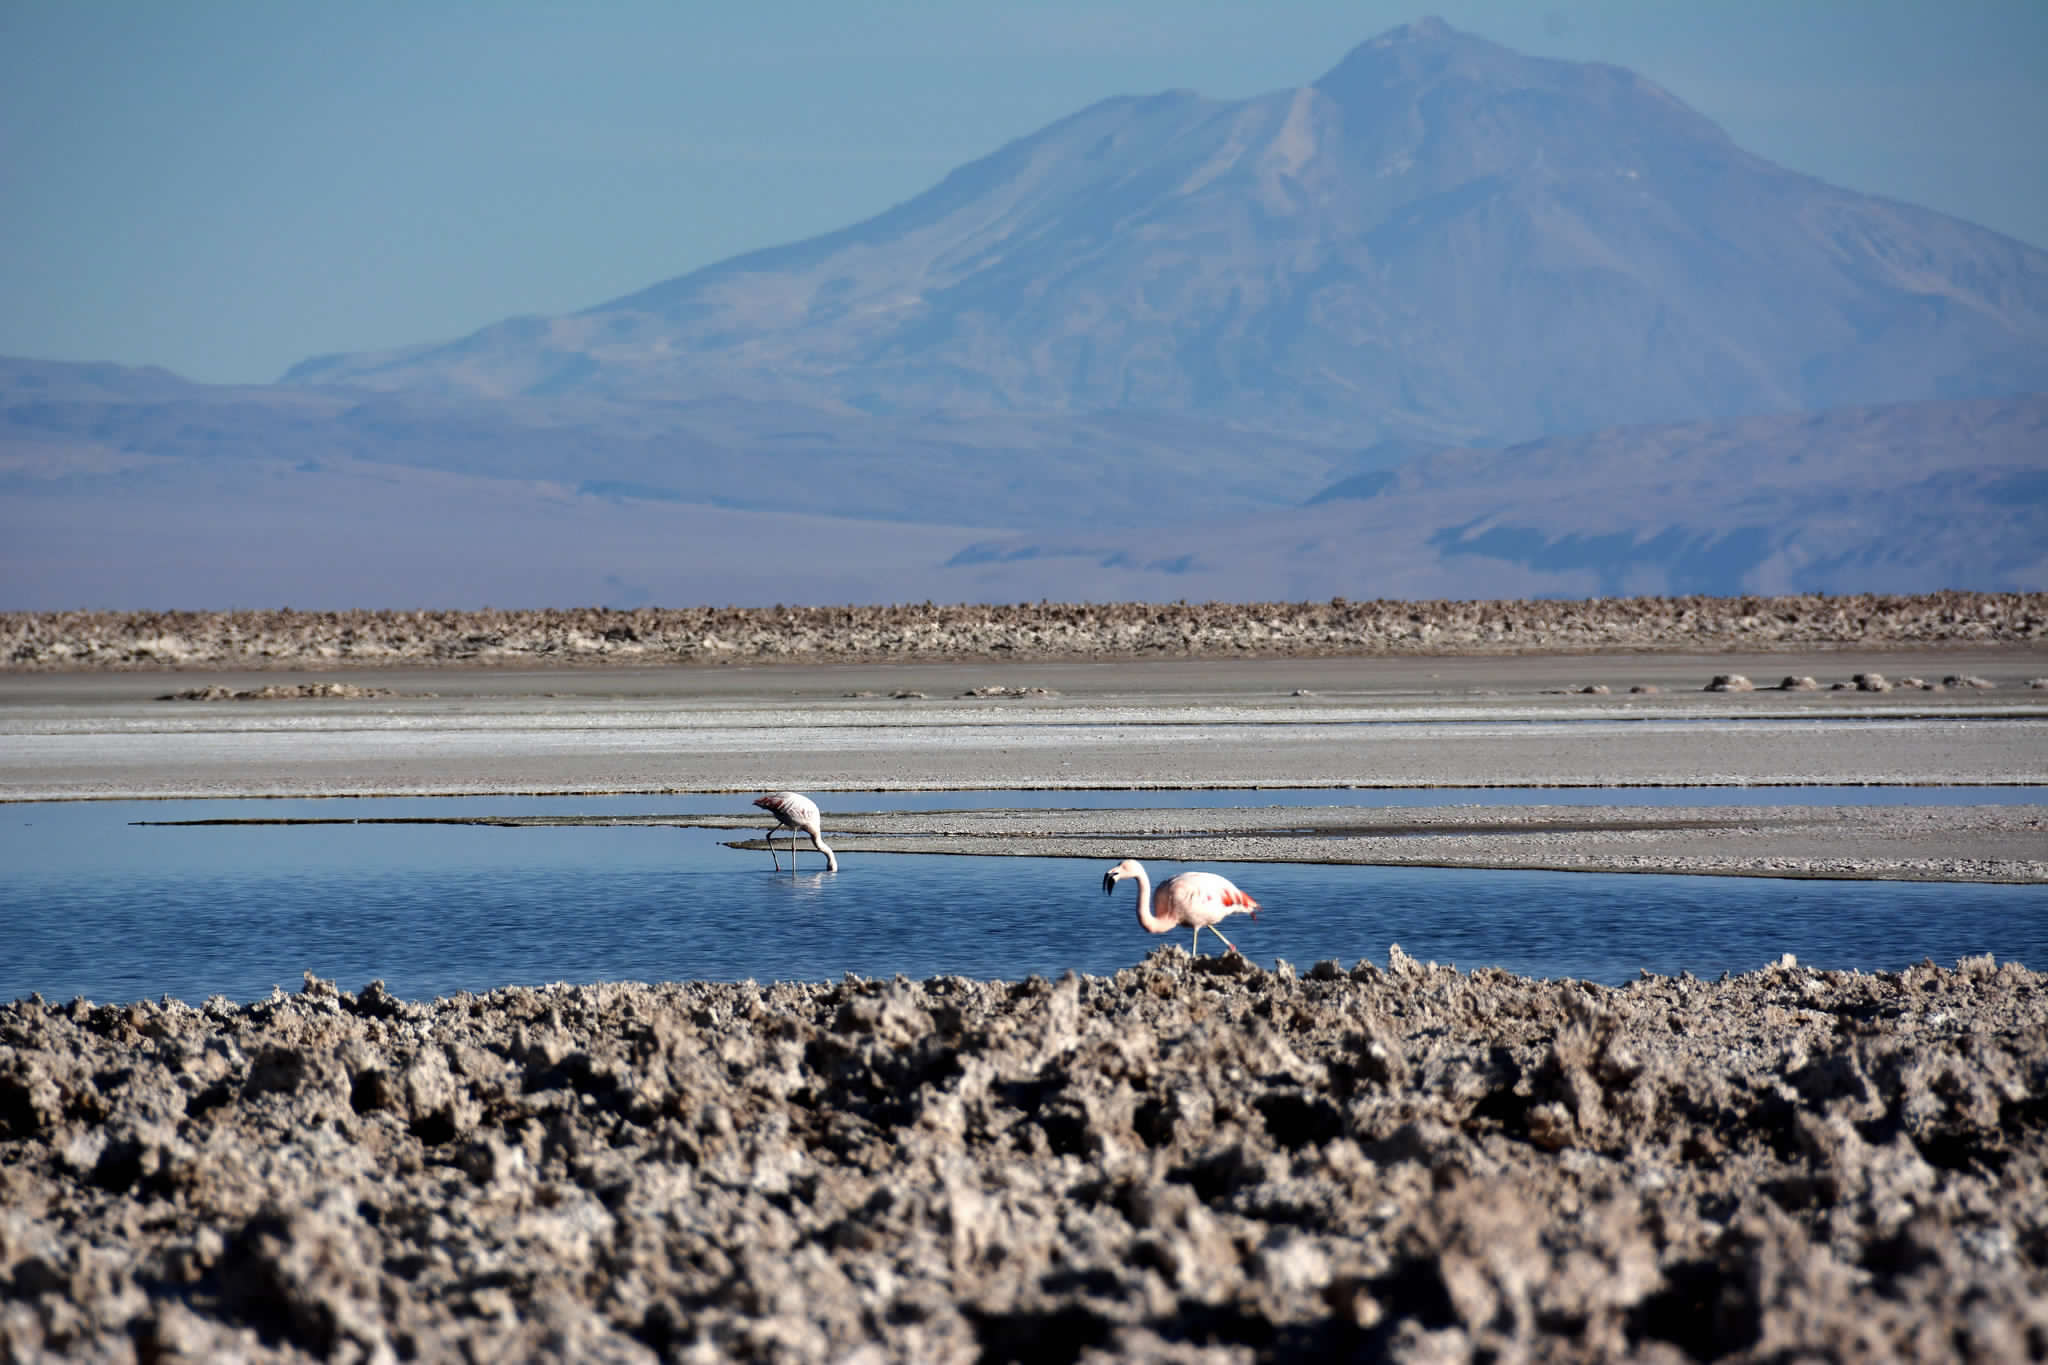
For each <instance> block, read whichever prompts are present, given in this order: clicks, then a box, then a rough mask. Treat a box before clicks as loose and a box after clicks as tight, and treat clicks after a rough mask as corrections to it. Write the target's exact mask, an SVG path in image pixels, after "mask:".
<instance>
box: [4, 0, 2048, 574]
mask: <svg viewBox="0 0 2048 1365" xmlns="http://www.w3.org/2000/svg"><path fill="white" fill-rule="evenodd" d="M2044 391H2048V253H2044V252H2042V251H2040V250H2037V249H2035V248H2033V247H2030V246H2026V245H2024V244H2022V243H2019V242H2015V241H2012V240H2010V239H2007V238H2003V237H2000V236H1998V235H1996V234H1994V233H1991V232H1987V231H1985V230H1983V229H1980V228H1976V227H1973V226H1971V225H1969V224H1967V223H1961V222H1958V221H1956V220H1954V219H1951V218H1946V217H1943V216H1942V215H1940V214H1936V213H1932V212H1929V211H1926V210H1923V209H1916V208H1912V207H1910V206H1907V205H1903V204H1896V203H1891V202H1888V201H1884V200H1880V199H1874V198H1871V197H1868V196H1864V195H1857V194H1852V193H1850V192H1848V191H1846V190H1841V189H1836V188H1833V187H1830V186H1827V185H1825V184H1822V183H1820V182H1818V181H1816V180H1813V179H1811V178H1810V177H1806V176H1801V175H1796V174H1793V173H1792V172H1789V171H1786V170H1784V169H1782V168H1780V167H1776V166H1773V165H1771V164H1770V163H1768V162H1766V161H1763V160H1761V159H1760V158H1757V157H1754V156H1751V155H1749V154H1748V153H1745V152H1743V151H1742V150H1741V149H1740V148H1738V147H1736V146H1734V145H1733V144H1732V143H1731V142H1730V141H1729V140H1728V139H1727V137H1726V136H1724V135H1723V134H1722V133H1721V132H1720V130H1718V129H1717V128H1715V127H1714V126H1713V124H1712V123H1710V122H1709V121H1707V120H1706V119H1704V118H1702V117H1701V116H1699V115H1698V114H1696V113H1694V112H1693V111H1691V110H1689V109H1687V108H1686V107H1685V106H1684V105H1682V104H1681V103H1680V102H1679V101H1677V100H1676V99H1674V98H1672V97H1671V96H1670V95H1669V94H1667V93H1665V92H1664V91H1662V90H1660V89H1658V88H1657V87H1656V86H1654V85H1652V84H1650V83H1649V82H1648V81H1645V80H1643V79H1642V78H1640V77H1638V76H1635V75H1633V74H1631V73H1629V72H1626V71H1622V70H1619V69H1616V68H1613V67H1607V66H1599V65H1587V64H1580V63H1571V62H1560V61H1548V60H1539V59H1535V58H1530V57H1525V56H1522V55H1519V54H1516V53H1514V52H1510V51H1508V50H1506V49H1504V48H1501V47H1498V46H1495V45H1493V44H1491V43H1487V42H1484V41H1482V40H1480V39H1477V38H1474V37H1472V36H1470V35H1467V34H1462V33H1459V32H1456V31H1455V30H1452V29H1450V28H1448V27H1446V26H1445V25H1443V24H1441V23H1437V22H1434V21H1426V22H1423V23H1419V24H1414V25H1410V26H1407V27H1405V28H1401V29H1396V30H1394V31H1393V32H1391V33H1388V34H1385V35H1383V36H1381V37H1379V38H1376V39H1373V40H1372V41H1370V42H1368V43H1365V44H1364V45H1362V46H1360V47H1359V48H1357V49H1356V50H1354V51H1353V52H1351V53H1350V54H1349V55H1348V56H1346V57H1345V58H1344V60H1343V61H1342V62H1340V63H1339V64H1338V65H1337V66H1336V67H1335V68H1333V69H1332V70H1331V71H1330V72H1329V73H1328V74H1326V75H1325V76H1323V77H1322V78H1321V79H1320V80H1318V81H1316V82H1315V83H1313V84H1311V85H1308V86H1304V87H1302V88H1300V89H1298V90H1291V91H1282V92H1279V93H1276V94H1272V95H1266V96H1262V97H1259V98H1256V99H1250V100H1242V101H1223V100H1214V99H1206V98H1204V97H1202V96H1199V95H1194V94H1190V93H1186V92H1169V93H1166V94H1162V95H1156V96H1152V97H1148V98H1121V99H1112V100H1107V101H1104V102H1102V103H1100V104H1097V105H1095V106H1093V107H1091V108H1088V109H1084V110H1082V111H1080V112H1079V113H1077V114H1074V115H1073V116H1072V117H1070V118H1067V119H1064V120H1061V121H1060V122H1058V123H1055V124H1053V125H1052V126H1051V127H1048V128H1046V129H1043V130H1042V131H1040V132H1038V133H1035V134H1033V135H1031V136H1029V137H1026V138H1022V139H1020V140H1018V141H1017V142H1015V143H1012V144H1011V145H1009V146H1008V147H1005V148H1002V149H1000V150H999V151H997V152H996V153H994V154H993V155H991V156H989V157H987V158H984V159H983V160H981V161H978V162H975V163H973V164H971V165H969V166H965V167H963V168H961V169H960V170H958V171H956V172H955V173H953V174H952V175H950V176H948V177H947V178H946V179H945V180H944V181H943V182H942V183H940V184H939V185H938V186H936V187H934V188H933V189H932V190H930V191H929V192H927V193H925V194H923V195H920V196H918V197H917V198H915V199H912V200H910V201H909V202H907V203H905V204H902V205H900V206H898V207H896V208H894V209H892V210H890V211H889V212H887V213H884V214H882V215H880V216H879V217H876V218H874V219H871V220H869V221H867V222H864V223H860V224H856V225H854V226H852V227H849V228H847V229H845V230H843V231H841V232H837V233H832V234H829V235H827V236H824V237H820V238H816V239H814V240H811V241H807V242H799V243H796V244H793V245H789V246H783V247H777V248H774V249H771V250H766V251H760V252H755V253H752V254H750V255H746V256H742V257H739V258H737V259H734V260H731V261H727V262H724V263H722V264H719V265H715V266H712V267H710V268H708V269H705V270H700V271H697V272H695V273H693V274H690V275H686V276H683V277H681V278H679V279H675V280H670V281H667V282H665V283H661V284H657V285H654V286H652V287H650V288H648V289H645V290H642V291H640V292H638V293H635V294H632V295H629V296H627V297H625V298H622V299H617V300H614V301H612V302H609V303H605V304H601V305H599V306H597V307H594V308H591V309H589V310H587V311H585V312H582V313H577V314H573V315H569V316H565V317H558V318H522V319H514V320H512V321H508V322H504V323H500V324H498V325H496V326H493V327H488V328H485V329H484V330H483V331H481V332H478V333H476V334H475V335H474V336H471V337H467V338H464V339H461V340H458V341H454V342H448V343H438V344H428V345H420V346H412V347H407V348H403V349H400V350H397V351H391V352H384V353H379V354H375V355H353V356H330V357H323V358H320V359H316V360H309V361H307V362H305V363H304V364H302V365H299V366H297V367H296V368H294V369H293V370H292V371H291V373H290V374H289V375H287V376H286V378H285V380H284V381H283V382H280V383H277V384H269V385H242V386H215V385H204V384H193V383H189V382H187V381H185V380H183V379H181V378H179V377H178V376H176V375H174V374H171V373H168V372H166V371H163V370H130V369H122V368H120V367H117V366H111V365H66V364H60V363H57V362H49V361H34V360H18V361H10V360H4V359H0V610H7V609H23V608H45V607H52V608H61V607H71V606H101V607H158V606H162V607H175V606H234V605H251V606H255V605H293V606H404V607H413V606H477V605H485V604H490V603H497V604H501V605H511V604H517V605H534V606H540V605H563V606H568V605H587V604H590V603H594V602H595V603H605V604H610V605H635V604H639V603H643V602H649V601H659V602H709V603H721V602H732V603H741V604H745V603H765V602H775V601H813V602H834V603H837V602H863V601H878V600H899V601H900V600H911V601H915V600H922V599H927V598H931V599H939V600H948V601H974V600H982V601H988V600H1012V601H1015V600H1028V599H1031V598H1040V597H1052V598H1087V599H1096V600H1101V599H1115V598H1122V599H1140V600H1142V599H1148V598H1151V599H1157V598H1174V597H1190V598H1194V597H1206V598H1215V599H1223V600H1257V599H1262V598H1276V597H1289V598H1303V597H1327V596H1331V595H1345V596H1354V597H1365V596H1376V597H1420V598H1431V597H1503V596H1519V595H1553V596H1573V595H1585V594H1595V593H1597V594H1602V595H1611V594H1617V593H1637V592H1669V593H1691V592H1705V593H1725V592H1744V591H1759V592H1763V591H1844V592H1846V591H1908V590H1913V591H1919V590H1934V589H1940V588H1950V587H1953V588H1981V589H2001V588H2041V587H2044V586H2048V552H2044V551H2043V550H2042V549H2041V547H2042V546H2044V545H2048V430H2044V422H2048V416H2044V414H2048V398H2044V397H2043V396H2042V393H2043V392H2044ZM1759 414H1762V415H1759Z"/></svg>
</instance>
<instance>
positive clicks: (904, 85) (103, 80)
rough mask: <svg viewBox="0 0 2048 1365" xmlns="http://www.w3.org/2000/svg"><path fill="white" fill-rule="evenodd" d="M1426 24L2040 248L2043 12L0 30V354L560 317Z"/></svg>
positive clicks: (172, 347)
mask: <svg viewBox="0 0 2048 1365" xmlns="http://www.w3.org/2000/svg"><path fill="white" fill-rule="evenodd" d="M1425 13H1435V14H1438V15H1440V16H1441V17H1443V18H1444V19H1445V20H1447V21H1448V22H1450V23H1451V24H1453V25H1455V26H1457V27H1459V28H1463V29H1467V30H1469V31H1471V32H1474V33H1478V34H1480V35H1482V36H1484V37H1487V38H1491V39H1493V40H1494V41H1496V42H1501V43H1505V44H1507V45H1508V46H1511V47H1515V48H1519V49H1521V50H1523V51H1528V52H1535V53H1542V54H1546V55H1552V56H1560V57H1569V58H1575V59H1583V60H1599V61H1608V62H1614V63H1617V64H1620V65H1623V66H1627V67H1631V68H1633V69H1635V70H1637V71H1639V72H1641V73H1642V74H1644V75H1645V76H1648V77H1649V78H1650V79H1652V80H1654V81H1656V82H1658V83H1659V84H1661V85H1663V86H1665V87H1666V88H1668V89H1670V90H1672V91H1673V92H1674V93H1676V94H1677V95H1678V96H1679V97H1680V98H1681V99H1683V100H1685V101H1686V102H1687V103H1689V104H1691V105H1692V106H1693V107H1695V108H1696V109H1699V110H1700V111H1701V112H1703V113H1705V114H1706V115H1708V116H1709V117H1711V118H1713V119H1715V120H1716V121H1718V122H1719V123H1720V124H1721V125H1722V126H1723V127H1724V128H1725V129H1727V131H1728V132H1729V133H1730V134H1731V135H1732V136H1733V137H1734V138H1735V139H1736V141H1737V142H1739V143H1741V144H1742V145H1743V146H1745V147H1747V148H1749V149H1750V150H1752V151H1755V152H1758V153H1760V154H1762V155H1764V156H1767V157H1770V158H1771V159H1773V160H1775V161H1778V162H1780V163H1782V164H1784V165H1786V166H1789V167H1792V168H1794V169H1796V170H1801V171H1806V172H1809V173H1812V174H1814V175H1818V176H1820V177H1822V178H1824V179H1827V180H1831V181H1834V182H1836V183H1838V184H1843V185H1847V186H1850V187H1852V188H1855V189H1860V190H1867V191H1872V192H1876V193H1881V194H1886V195H1890V196H1893V197H1895V198H1899V199H1905V200H1910V201H1912V202H1915V203H1919V204H1925V205H1927V206H1929V207H1932V208H1936V209H1940V210H1942V211H1944V212H1948V213H1952V214H1956V215H1958V216H1960V217H1963V218H1967V219H1970V220H1972V221H1974V222H1978V223H1982V224H1984V225H1985V226H1988V227H1992V228H1995V229H1998V230H1999V231H2002V232H2006V233H2009V234H2011V235H2013V236H2015V237H2019V238H2021V239H2023V240H2025V241H2028V242H2031V243H2034V244H2035V245H2048V156H2044V155H2043V153H2042V150H2041V146H2042V133H2041V130H2043V129H2048V3H2043V2H2042V0H1946V2H1945V3H1939V2H1936V0H1891V2H1889V3H1888V2H1887V0H1701V2H1700V3H1672V2H1670V0H1615V2H1614V3H1590V4H1587V3H1581V4H1568V3H1559V4H1555V5H1545V4H1544V3H1542V0H1536V3H1529V4H1522V3H1508V2H1507V0H1472V2H1471V3H1438V4H1434V5H1426V4H1424V3H1420V2H1418V3H1415V4H1384V3H1378V2H1377V0H1345V2H1343V3H1339V2H1338V0H1278V3H1275V0H1258V2H1257V3H1254V2H1252V0H1113V3H1103V0H1073V2H1072V3H1067V2H1066V0H1053V2H1050V3H1023V2H1022V0H1012V3H996V2H995V0H859V3H847V0H755V2H754V3H752V4H749V5H744V6H742V5H728V4H712V3H709V2H708V0H563V2H562V3H534V2H532V0H474V2H473V3H454V2H453V0H402V2H400V3H386V0H348V3H334V2H333V0H163V2H162V3H156V2H155V0H0V175H4V192H5V198H4V201H0V204H4V207H0V354H7V355H21V356H35V357H42V358H48V359H62V360H113V361H118V362H121V363H124V364H155V365H163V366H166V367H168V368H170V369H172V370H175V371H177V372H179V373H181V374H184V375H186V376H188V377H190V378H194V379H204V380H212V381H265V380H270V379H274V378H276V377H277V376H278V375H280V374H281V373H283V371H284V370H285V369H286V368H287V367H288V366H290V365H291V364H293V363H295V362H297V361H299V360H301V359H304V358H305V357H307V356H309V355H315V354H319V353H322V352H328V351H344V350H362V349H369V348H374V347H382V346H392V345H401V344H405V343H410V342H416V341H428V340H436V339H440V338H445V337H452V336H458V335H461V334H463V333H466V332H469V331H471V330H473V329H475V328H477V327H479V326H482V325H484V324H486V323H490V322H494V321H497V320H499V319H501V318H505V317H509V316H513V315H516V314H521V313H557V312H567V311H570V310H573V309H577V308H581V307H585V306H587V305H590V304H594V303H598V302H601V301H603V300H605V299H608V298H612V297H615V296H617V295H620V294H624V293H627V292H629V291H632V290H635V289H639V288H641V287H643V286H645V285H648V284H652V283H654V282H655V281H657V280H662V279H666V278H669V277H671V276H675V275H679V274H682V273H684V272H686V271H689V270H692V269H694V268H696V267H698V266H702V265H706V264H709V263H711V262H713V261H716V260H720V259H722V258H724V257H726V256H730V255H733V254H735V253H737V252H740V251H745V250H749V249H752V248H755V247H762V246H769V245H773V244H775V243H778V242H784V241H789V240H793V239H796V238H800V237H806V236H810V235H812V234H815V233H819V232H824V231H828V230H830V229H833V228H838V227H842V226H845V225H847V224H849V223H851V222H854V221H856V220H858V219H861V218H864V217H867V216H869V215H871V214H873V213H876V212H879V211H880V210H882V209H884V208H887V207H888V206H889V205H891V204H894V203H898V202H900V201H901V200H903V199H906V198H908V197H910V196H911V195H913V194H916V193H917V192H919V191H920V190H923V189H925V188H927V187H929V186H930V185H932V184H933V183H934V182H936V181H937V180H938V179H939V178H940V177H942V176H943V175H944V174H945V173H946V172H947V171H949V170H951V169H952V168H953V167H955V166H957V165H959V164H960V163H962V162H964V161H968V160H970V159H972V158H974V157H978V156H981V155H984V154H986V153H988V152H990V151H993V150H995V148H997V147H998V146H1000V145H1001V144H1002V143H1004V142H1006V141H1008V140H1010V139H1012V138H1015V137H1018V136H1021V135H1023V134H1025V133H1028V132H1031V131H1032V130H1034V129H1036V128H1039V127H1042V126H1043V125H1045V124H1047V123H1049V122H1051V121H1052V120H1054V119H1056V118H1059V117H1061V116H1063V115H1065V114H1068V113H1071V112H1073V111H1074V110H1076V109H1079V108H1081V107H1082V106H1084V105H1086V104H1089V103H1092V102H1093V101H1095V100H1098V99H1102V98H1105V97H1107V96H1110V95H1119V94H1134V93H1145V92H1150V91H1156V90H1162V89H1168V88H1174V87H1180V88H1188V89H1194V90H1199V91H1201V92H1203V93H1204V94H1209V95H1216V96H1224V97H1243V96H1247V95H1253V94H1258V93H1261V92H1263V91H1268V90H1274V89H1280V88H1283V87H1288V86H1295V85H1304V84H1307V83H1308V82H1310V81H1313V80H1314V79H1315V78H1316V77H1318V76H1320V75H1321V74H1322V73H1323V72H1324V71H1326V70H1328V69H1329V68H1330V67H1332V66H1334V65H1335V64H1336V63H1337V61H1338V60H1339V59H1340V58H1341V57H1342V56H1343V55H1344V53H1345V52H1346V51H1347V50H1349V49H1350V48H1351V47H1353V46H1355V45H1356V44H1358V43H1360V42H1362V41H1364V40H1365V39H1367V38H1370V37H1373V36H1374V35H1376V34H1378V33H1380V32H1383V31H1384V30H1386V29H1388V28H1391V27H1393V26H1394V25H1396V24H1399V23H1404V22H1407V21H1409V20H1412V19H1415V18H1418V17H1421V16H1422V15H1423V14H1425Z"/></svg>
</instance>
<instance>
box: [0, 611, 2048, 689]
mask: <svg viewBox="0 0 2048 1365" xmlns="http://www.w3.org/2000/svg"><path fill="white" fill-rule="evenodd" d="M2043 642H2048V593H1966V592H1943V593H1929V594H1925V595H1922V596H1910V597H1909V596H1878V595H1867V594H1866V595H1857V596H1850V597H1825V596H1799V597H1730V598H1716V597H1669V598H1665V597H1637V598H1606V599H1596V600H1593V601H1533V602H1532V601H1508V602H1387V601H1375V602H1350V601H1346V600H1345V599H1343V598H1335V599H1332V600H1331V601H1328V602H1259V603H1249V604H1241V603H1218V602H1211V603H1197V604H1189V603H1184V602H1183V603H1173V604H1170V605H1168V604H1153V603H1122V604H1103V605H1096V604H1072V603H1038V604H1036V605H1028V604H1027V605H1021V606H935V605H933V604H932V603H929V602H927V603H924V604H922V605H909V606H882V607H764V608H737V607H728V608H714V607H700V608H689V609H664V608H652V607H649V608H638V609H633V610H621V611H613V610H608V609H604V608H588V609H582V610H555V611H474V612H457V611H353V612H294V611H232V612H82V611H81V612H14V613H5V614H0V669H12V670H46V669H136V668H141V669H165V668H305V667H323V668H324V667H336V666H347V665H354V666H385V667H389V666H398V665H415V666H416V665H421V664H437V665H450V664H456V665H459V664H496V665H528V666H532V665H557V666H558V665H562V664H596V665H611V666H618V665H621V664H660V663H668V664H674V663H698V664H702V663H761V662H789V663H857V662H876V661H900V662H911V661H924V660H948V659H1004V660H1060V659H1162V658H1217V659H1227V658H1270V657H1286V658H1299V657H1316V656H1321V655H1374V654H1442V655H1457V654H1526V653H1551V654H1554V653H1575V652H1590V651H1601V650H1702V651H1727V650H1740V651H1750V652H1757V651H1771V650H1784V649H1808V648H1814V647H1827V646H1839V647H1844V648H1847V647H1864V648H1874V647H1887V646H1899V645H1905V646H1920V645H1944V644H1946V645H1959V644H1977V645H1992V644H2033V643H2043ZM1702 681H1703V682H1704V681H1705V680H1704V679H1702Z"/></svg>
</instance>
